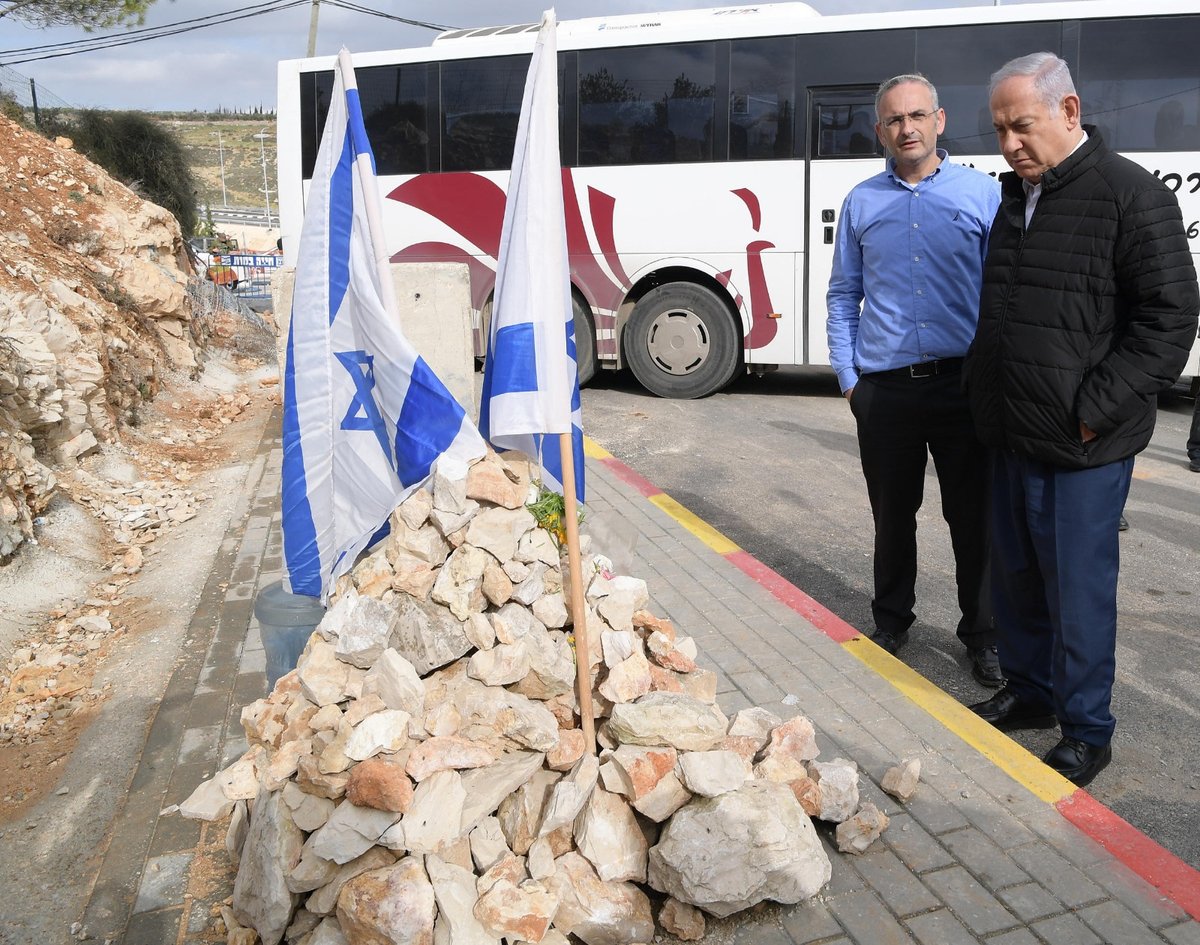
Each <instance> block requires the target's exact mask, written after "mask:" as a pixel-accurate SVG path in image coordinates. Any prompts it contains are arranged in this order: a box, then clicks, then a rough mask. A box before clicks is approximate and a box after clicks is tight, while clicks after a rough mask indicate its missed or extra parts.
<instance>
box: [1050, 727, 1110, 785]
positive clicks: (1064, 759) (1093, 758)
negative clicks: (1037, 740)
mask: <svg viewBox="0 0 1200 945" xmlns="http://www.w3.org/2000/svg"><path fill="white" fill-rule="evenodd" d="M1042 761H1044V762H1046V764H1048V765H1049V766H1050V767H1051V768H1053V769H1054V770H1055V771H1057V772H1058V773H1059V774H1061V775H1062V776H1063V777H1064V778H1066V779H1067V780H1068V781H1071V782H1073V783H1074V784H1075V785H1076V786H1077V787H1083V786H1084V785H1085V784H1090V783H1091V781H1092V778H1094V777H1095V776H1096V775H1098V774H1099V773H1100V772H1101V771H1103V770H1104V769H1105V768H1106V767H1108V763H1109V762H1110V761H1112V745H1092V744H1090V743H1088V742H1085V741H1080V740H1079V739H1078V738H1072V737H1071V736H1070V735H1064V736H1063V737H1062V739H1061V741H1059V743H1058V744H1057V745H1055V746H1054V747H1053V748H1051V749H1050V751H1049V753H1047V755H1046V757H1045V758H1043V759H1042Z"/></svg>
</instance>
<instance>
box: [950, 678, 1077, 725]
mask: <svg viewBox="0 0 1200 945" xmlns="http://www.w3.org/2000/svg"><path fill="white" fill-rule="evenodd" d="M970 708H971V711H972V712H974V713H975V714H976V715H978V716H979V717H980V718H981V719H983V720H984V721H985V722H991V723H992V724H993V725H994V726H996V728H998V729H1000V731H1002V732H1011V731H1013V730H1015V729H1022V728H1054V726H1056V725H1057V724H1058V719H1056V718H1055V717H1054V713H1053V712H1051V711H1050V710H1049V709H1044V708H1042V707H1041V706H1037V705H1031V704H1030V703H1028V702H1026V701H1025V700H1024V699H1022V698H1021V697H1020V696H1018V695H1016V694H1015V693H1013V692H1012V690H1010V689H1009V688H1008V687H1007V686H1005V687H1004V688H1003V689H1001V690H1000V691H999V692H998V693H996V694H995V695H994V696H992V698H990V699H988V700H986V701H984V702H977V703H975V705H973V706H971V707H970Z"/></svg>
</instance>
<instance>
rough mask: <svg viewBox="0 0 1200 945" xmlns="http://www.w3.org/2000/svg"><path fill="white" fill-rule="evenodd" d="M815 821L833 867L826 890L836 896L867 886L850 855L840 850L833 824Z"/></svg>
mask: <svg viewBox="0 0 1200 945" xmlns="http://www.w3.org/2000/svg"><path fill="white" fill-rule="evenodd" d="M813 823H814V824H815V825H816V827H817V832H818V833H819V834H821V839H822V842H823V843H824V846H825V852H826V853H827V854H828V855H829V864H830V866H831V867H832V868H833V875H832V876H831V877H830V880H829V884H828V885H827V886H826V887H825V892H827V893H828V894H829V895H830V896H835V897H836V896H840V895H842V894H843V893H850V892H855V891H856V890H859V889H863V888H864V887H865V886H866V880H864V879H863V877H862V874H861V873H860V872H858V870H856V869H855V868H854V866H853V865H852V864H851V862H850V857H848V856H844V855H843V854H841V853H839V852H838V849H837V843H836V842H834V840H833V829H832V828H833V825H832V824H826V823H824V822H822V821H819V820H815V821H813Z"/></svg>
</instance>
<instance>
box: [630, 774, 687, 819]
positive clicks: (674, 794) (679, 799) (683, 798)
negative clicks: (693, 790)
mask: <svg viewBox="0 0 1200 945" xmlns="http://www.w3.org/2000/svg"><path fill="white" fill-rule="evenodd" d="M691 799H692V795H691V794H690V793H688V790H687V788H685V787H684V786H683V782H682V781H680V780H679V778H678V777H677V776H676V775H675V772H674V771H668V772H667V774H666V775H665V776H664V777H663V779H662V780H661V781H659V782H658V784H656V785H655V786H654V789H653V790H652V791H650V792H649V793H648V794H643V795H642V796H641V797H639V798H637V799H636V800H635V801H634V802H633V806H634V809H635V810H636V811H637V812H638V813H639V814H641V815H642V816H643V817H649V818H650V819H651V820H653V821H654V822H655V823H662V822H663V821H664V820H666V819H667V818H668V817H670V816H671V815H672V814H674V813H675V812H676V811H677V810H679V808H681V807H683V805H684V804H686V803H687V802H688V801H690V800H691Z"/></svg>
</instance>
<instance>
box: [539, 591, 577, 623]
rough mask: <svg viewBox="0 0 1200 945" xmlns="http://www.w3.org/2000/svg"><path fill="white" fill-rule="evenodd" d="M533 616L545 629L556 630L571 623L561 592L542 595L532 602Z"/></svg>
mask: <svg viewBox="0 0 1200 945" xmlns="http://www.w3.org/2000/svg"><path fill="white" fill-rule="evenodd" d="M532 609H533V615H534V616H535V617H537V619H538V620H540V621H541V622H542V623H544V624H545V625H546V626H547V627H550V628H552V629H557V628H559V627H565V626H566V625H567V624H568V623H570V622H571V619H570V614H568V613H567V602H566V600H565V599H564V598H563V595H562V591H555V592H553V593H550V594H543V595H542V596H541V597H539V598H538V599H537V600H535V601H534V602H533V608H532Z"/></svg>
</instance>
